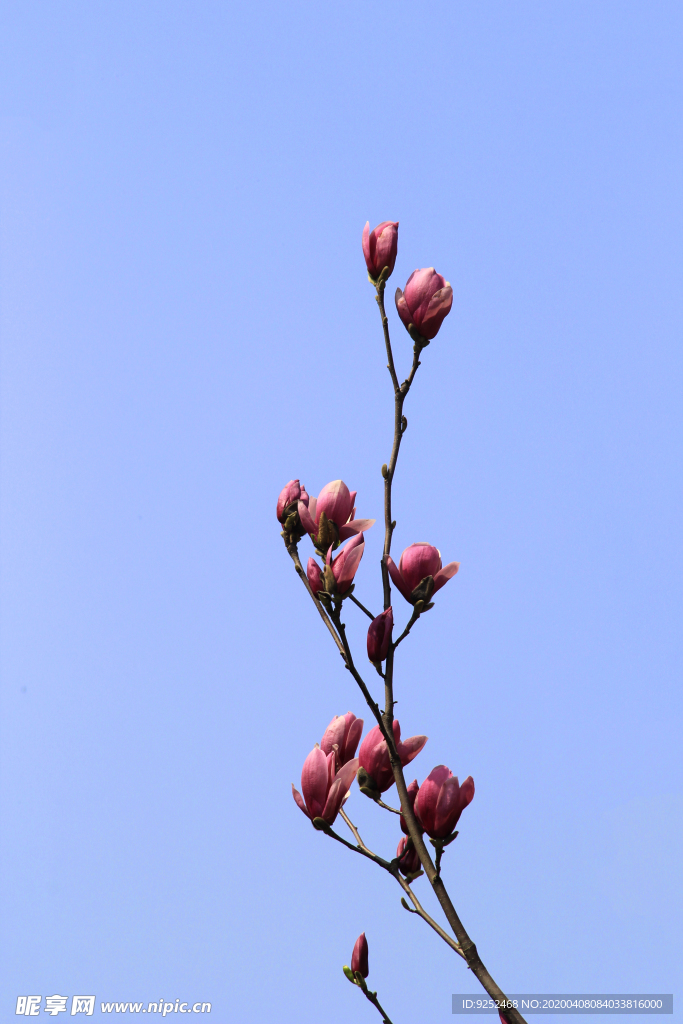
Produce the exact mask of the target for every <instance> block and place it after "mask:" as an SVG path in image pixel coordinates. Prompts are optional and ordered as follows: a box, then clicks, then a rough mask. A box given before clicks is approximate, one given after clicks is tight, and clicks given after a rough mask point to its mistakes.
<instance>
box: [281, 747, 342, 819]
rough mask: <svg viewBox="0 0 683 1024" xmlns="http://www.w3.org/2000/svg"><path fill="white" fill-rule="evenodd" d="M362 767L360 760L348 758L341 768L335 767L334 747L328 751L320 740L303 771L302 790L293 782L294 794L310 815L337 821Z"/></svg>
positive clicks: (306, 813)
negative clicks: (325, 752)
mask: <svg viewBox="0 0 683 1024" xmlns="http://www.w3.org/2000/svg"><path fill="white" fill-rule="evenodd" d="M357 771H358V760H357V758H354V759H353V760H352V761H347V763H346V764H345V765H343V766H342V767H341V768H340V769H339V771H337V770H336V767H335V755H334V751H332V752H331V753H329V754H327V755H325V754H324V753H323V751H322V750H321V749H320V747H319V746H318V744H317V743H316V745H315V746H314V748H313V750H312V751H311V752H310V754H309V755H308V757H307V758H306V760H305V761H304V766H303V769H302V771H301V791H302V793H303V799H302V796H301V793H300V792H299V791H298V789H295V788H294V786H292V796H293V797H294V800H295V801H296V803H297V805H298V806H299V807H300V808H301V810H302V811H303V812H304V814H305V815H306V817H307V818H310V819H311V821H313V819H314V818H322V819H323V820H324V821H326V822H327V824H328V825H332V824H334V819H335V818H336V817H337V815H338V814H339V810H340V808H341V805H342V804H343V803H344V801H345V800H346V798H347V796H348V795H349V790H350V789H351V783H352V782H353V780H354V779H355V777H356V772H357Z"/></svg>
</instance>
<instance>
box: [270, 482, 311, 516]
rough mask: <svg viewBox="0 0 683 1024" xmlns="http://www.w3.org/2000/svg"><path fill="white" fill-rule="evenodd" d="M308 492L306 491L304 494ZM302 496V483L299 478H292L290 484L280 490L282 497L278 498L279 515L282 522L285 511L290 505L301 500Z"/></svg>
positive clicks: (306, 502)
mask: <svg viewBox="0 0 683 1024" xmlns="http://www.w3.org/2000/svg"><path fill="white" fill-rule="evenodd" d="M305 493H306V492H305V491H304V494H305ZM299 498H301V485H300V483H299V481H298V480H290V481H289V483H288V484H285V486H284V487H283V488H282V490H281V491H280V497H279V498H278V499H277V517H278V519H279V520H280V522H282V518H283V513H284V511H285V509H286V508H288V507H289V505H292V504H294V503H296V502H298V501H299ZM304 504H308V495H306V501H305V502H304Z"/></svg>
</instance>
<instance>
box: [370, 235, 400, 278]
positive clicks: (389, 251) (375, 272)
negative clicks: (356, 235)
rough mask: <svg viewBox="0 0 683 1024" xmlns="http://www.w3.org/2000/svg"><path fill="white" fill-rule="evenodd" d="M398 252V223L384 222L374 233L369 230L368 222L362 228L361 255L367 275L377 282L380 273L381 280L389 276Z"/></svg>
mask: <svg viewBox="0 0 683 1024" xmlns="http://www.w3.org/2000/svg"><path fill="white" fill-rule="evenodd" d="M397 252H398V221H395V222H394V221H391V220H384V221H382V223H381V224H378V225H377V227H376V228H375V229H374V231H371V230H370V221H368V222H367V223H366V225H365V227H364V228H363V255H364V256H365V265H366V267H367V268H368V274H369V275H370V277H371V278H372V280H373V281H377V279H378V278H379V276H380V274H382V271H385V273H384V274H383V275H382V277H383V280H385V281H386V279H387V278H388V277H389V276H390V274H391V272H392V271H393V269H394V264H395V263H396V254H397Z"/></svg>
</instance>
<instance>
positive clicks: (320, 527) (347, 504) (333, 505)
mask: <svg viewBox="0 0 683 1024" xmlns="http://www.w3.org/2000/svg"><path fill="white" fill-rule="evenodd" d="M306 497H307V499H308V500H307V501H306V502H305V503H304V502H303V501H300V502H299V506H298V509H299V518H300V519H301V523H302V526H303V528H304V530H305V531H306V533H309V534H310V535H311V538H312V540H313V543H314V544H315V545H316V547H317V548H318V549H319V550H321V551H327V549H328V547H329V546H330V544H331V545H332V546H333V547H335V548H336V547H337V546H338V545H339V543H340V542H341V541H343V540H348V538H349V537H355V536H357V534H359V533H362V532H363V530H369V529H370V527H371V526H372V525H373V524H374V522H375V520H374V519H354V518H353V517H354V515H355V514H356V509H355V508H354V501H355V500H356V491H349V489H348V487H347V486H346V484H345V483H344V481H343V480H333V481H332V483H329V484H325V486H324V487H323V489H322V491H321V492H320V494H319V495H318V497H317V498H309V497H308V495H306ZM322 515H324V519H323V520H322V521H321V518H320V517H321V516H322Z"/></svg>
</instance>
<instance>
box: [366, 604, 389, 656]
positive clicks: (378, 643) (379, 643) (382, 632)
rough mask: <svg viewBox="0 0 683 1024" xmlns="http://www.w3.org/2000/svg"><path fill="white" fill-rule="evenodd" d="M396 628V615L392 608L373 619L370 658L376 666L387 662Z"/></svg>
mask: <svg viewBox="0 0 683 1024" xmlns="http://www.w3.org/2000/svg"><path fill="white" fill-rule="evenodd" d="M393 628H394V613H393V611H392V609H391V608H387V610H386V611H385V612H382V614H381V615H378V616H377V618H376V619H373V620H372V622H371V623H370V625H369V627H368V658H369V659H370V661H371V662H372V663H373V664H374V665H379V664H381V662H383V661H386V657H387V654H388V653H389V644H390V643H391V631H392V629H393Z"/></svg>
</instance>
